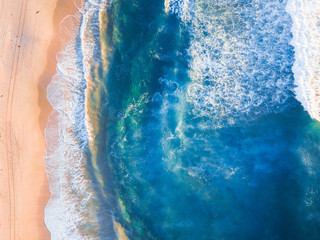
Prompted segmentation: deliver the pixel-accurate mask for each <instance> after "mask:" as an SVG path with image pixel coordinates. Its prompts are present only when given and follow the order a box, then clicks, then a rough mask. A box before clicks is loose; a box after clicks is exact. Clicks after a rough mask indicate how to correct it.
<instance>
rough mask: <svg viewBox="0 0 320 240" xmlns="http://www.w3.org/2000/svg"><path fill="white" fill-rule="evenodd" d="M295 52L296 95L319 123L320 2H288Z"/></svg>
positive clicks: (294, 0)
mask: <svg viewBox="0 0 320 240" xmlns="http://www.w3.org/2000/svg"><path fill="white" fill-rule="evenodd" d="M286 10H287V12H288V13H289V14H290V15H291V18H292V21H293V24H292V34H293V39H292V41H291V44H292V45H293V46H294V50H295V63H294V65H293V72H294V77H295V85H296V86H297V87H296V88H295V93H296V97H297V99H298V100H299V101H300V102H301V104H302V106H303V107H304V108H305V109H306V110H307V111H308V112H309V114H310V116H311V117H312V118H314V119H316V120H318V121H320V2H319V1H318V0H289V1H288V5H287V8H286Z"/></svg>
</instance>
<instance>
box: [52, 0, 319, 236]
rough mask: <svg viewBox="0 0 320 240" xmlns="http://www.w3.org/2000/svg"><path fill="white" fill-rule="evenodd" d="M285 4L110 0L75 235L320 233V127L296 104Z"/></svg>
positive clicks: (98, 39) (91, 99)
mask: <svg viewBox="0 0 320 240" xmlns="http://www.w3.org/2000/svg"><path fill="white" fill-rule="evenodd" d="M89 3H90V4H93V3H92V2H90V1H89ZM89 3H88V4H89ZM90 4H89V5H90ZM286 4H287V2H286V1H283V0H268V1H262V0H247V1H244V0H236V1H229V0H223V1H212V0H194V1H191V0H190V1H166V2H164V1H150V0H130V1H129V0H114V1H113V2H112V3H111V2H110V3H108V4H106V5H102V7H99V11H100V13H99V11H96V13H95V14H93V15H92V16H93V17H92V18H91V22H90V24H89V26H91V28H90V31H92V32H94V33H96V34H97V35H96V36H95V35H94V34H93V39H95V41H94V42H95V44H94V45H91V46H94V47H93V48H92V49H93V56H94V57H92V59H94V60H95V61H94V63H92V62H90V61H89V66H90V67H89V69H90V71H89V72H90V76H91V78H90V84H88V79H86V78H84V80H83V81H87V87H83V88H82V87H79V88H77V89H80V90H79V91H77V93H76V94H78V95H79V96H83V95H84V94H85V91H86V97H87V103H86V106H85V107H86V111H87V115H88V117H89V118H90V123H91V125H92V129H91V134H92V135H93V137H92V139H91V140H90V141H89V140H88V139H90V136H88V135H90V131H88V132H89V134H88V133H86V134H82V133H81V132H82V130H81V129H82V128H81V126H82V125H81V124H80V123H77V121H76V122H75V124H74V127H75V129H76V130H73V131H74V136H75V138H76V139H77V141H76V144H79V145H80V146H81V149H82V150H81V151H82V152H83V154H81V156H85V159H86V161H85V164H84V165H81V167H79V168H81V169H83V168H84V169H85V170H84V171H85V177H84V179H85V180H81V181H82V182H81V181H80V184H81V183H83V181H88V187H87V188H85V189H83V188H81V187H74V186H75V185H77V184H79V183H78V182H77V183H74V184H73V185H72V186H73V187H74V188H76V189H78V190H77V191H78V192H77V193H76V194H75V195H74V196H73V197H72V198H75V199H76V198H77V196H81V197H79V198H81V199H82V198H85V197H83V195H81V194H84V193H86V192H87V191H88V192H90V194H91V195H90V197H88V199H87V200H86V201H79V205H77V207H79V206H81V209H82V208H83V209H85V212H86V213H83V215H82V216H81V220H74V219H72V218H71V220H70V221H71V222H72V221H73V222H74V223H75V227H74V229H76V230H75V232H79V234H80V235H79V236H82V237H79V238H77V237H73V238H72V239H126V238H129V239H172V240H177V239H183V240H187V239H190V240H194V239H203V240H207V239H228V240H229V239H230V240H231V239H246V240H247V239H266V240H271V239H290V240H291V239H308V240H311V239H320V209H319V206H320V197H319V196H320V195H319V190H320V187H319V183H320V177H319V171H320V162H319V156H320V155H319V154H320V148H319V146H320V124H319V122H317V121H315V120H313V119H311V118H310V117H309V115H308V113H307V112H306V111H305V110H304V109H303V107H302V106H301V104H300V103H299V102H298V101H297V100H296V99H295V94H294V87H295V85H294V75H293V72H292V66H293V63H294V60H295V59H294V49H293V47H292V46H291V45H290V41H291V40H292V34H291V25H292V21H291V18H290V16H289V15H288V14H287V13H286V11H285V7H286ZM99 14H100V18H99ZM101 16H102V17H101ZM95 24H96V25H95ZM78 41H81V40H78ZM78 51H82V52H83V51H84V48H83V47H82V48H79V50H78ZM80 58H81V57H80ZM96 59H97V60H96ZM90 64H91V65H90ZM92 86H93V87H92ZM79 102H80V105H81V103H82V106H83V108H84V102H85V100H81V101H79ZM79 102H77V106H79ZM80 109H81V108H80ZM79 112H80V110H79V111H74V112H73V114H74V115H76V116H78V118H77V117H76V118H77V119H78V120H79V119H80V120H79V121H80V122H83V123H84V122H85V121H86V117H85V116H84V114H83V113H79ZM79 116H80V117H79ZM79 126H80V127H79ZM61 141H67V140H65V139H64V140H61ZM65 156H66V154H65V155H64V157H65ZM70 176H71V178H72V174H71V175H70ZM81 176H82V175H81ZM81 179H82V178H81ZM88 189H89V190H88ZM80 193H81V194H80ZM85 199H86V198H85ZM77 207H75V209H76V208H77ZM66 211H67V210H66ZM80 222H81V224H80ZM47 225H48V224H47ZM70 234H71V233H70ZM72 234H73V233H72ZM125 235H126V236H125ZM64 236H67V235H64ZM57 239H59V238H57ZM65 239H71V238H68V237H66V238H65Z"/></svg>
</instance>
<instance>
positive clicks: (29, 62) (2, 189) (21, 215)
mask: <svg viewBox="0 0 320 240" xmlns="http://www.w3.org/2000/svg"><path fill="white" fill-rule="evenodd" d="M0 11H1V15H0V16H1V17H0V43H1V44H0V50H1V51H0V73H1V76H2V78H1V80H0V114H1V116H3V117H2V118H1V119H0V136H1V137H0V213H1V214H0V236H1V237H2V238H3V239H23V240H28V239H30V240H36V239H39V240H40V239H41V240H45V239H50V233H49V231H48V229H47V228H46V226H45V223H44V209H45V207H46V204H47V202H48V200H49V198H50V192H49V186H48V180H47V174H46V171H45V163H44V155H45V146H46V145H45V141H44V128H45V124H46V122H47V118H48V115H49V113H50V112H51V110H52V108H51V106H50V104H49V103H48V101H47V98H46V86H47V85H48V84H49V82H50V81H51V79H52V76H53V75H54V74H55V72H56V54H57V53H58V52H59V51H60V50H61V49H62V47H63V46H61V43H60V41H59V25H60V22H61V21H62V19H63V18H64V17H65V16H67V15H72V14H74V13H75V12H76V11H78V9H77V8H76V7H75V5H74V2H73V1H62V0H56V1H49V2H46V1H42V2H41V1H37V0H12V1H3V2H2V3H1V8H0Z"/></svg>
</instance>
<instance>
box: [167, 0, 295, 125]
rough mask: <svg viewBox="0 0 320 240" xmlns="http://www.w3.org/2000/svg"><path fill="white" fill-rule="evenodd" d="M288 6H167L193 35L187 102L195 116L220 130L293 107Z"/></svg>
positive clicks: (185, 0) (202, 2)
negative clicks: (291, 100) (208, 121)
mask: <svg viewBox="0 0 320 240" xmlns="http://www.w3.org/2000/svg"><path fill="white" fill-rule="evenodd" d="M285 6H286V3H285V2H283V1H278V0H271V1H264V0H253V1H245V2H244V1H230V0H221V1H209V0H197V1H195V0H172V1H170V2H166V6H165V9H166V11H167V12H168V13H171V14H176V15H177V16H178V17H179V18H180V19H181V20H182V21H183V22H184V23H185V25H186V27H187V28H188V29H189V32H190V35H191V43H190V47H189V49H188V53H189V56H190V59H191V60H190V71H189V76H190V78H191V83H190V84H189V86H188V90H187V100H188V101H189V102H190V103H191V104H192V105H193V106H194V115H195V116H197V117H204V118H206V119H210V121H212V126H214V127H220V126H224V125H226V124H227V125H230V124H231V125H232V124H236V123H241V122H242V121H247V120H250V119H255V118H257V117H259V116H263V115H265V114H268V113H273V112H278V111H281V110H283V109H284V108H285V107H286V106H288V99H289V97H290V95H291V91H292V89H293V77H292V74H291V72H290V67H291V65H292V61H293V58H292V51H291V47H290V45H289V44H288V41H289V39H290V31H289V29H288V26H290V18H289V15H288V14H287V13H286V12H285ZM290 51H291V52H290Z"/></svg>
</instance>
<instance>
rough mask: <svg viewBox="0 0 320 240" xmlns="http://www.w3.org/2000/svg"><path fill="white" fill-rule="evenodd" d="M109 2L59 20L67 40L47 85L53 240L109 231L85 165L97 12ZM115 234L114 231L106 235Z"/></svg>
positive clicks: (90, 4)
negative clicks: (99, 218) (104, 223)
mask: <svg viewBox="0 0 320 240" xmlns="http://www.w3.org/2000/svg"><path fill="white" fill-rule="evenodd" d="M106 4H107V1H98V0H96V1H87V2H86V3H85V4H84V6H83V7H82V8H81V9H79V12H80V13H81V14H76V15H75V16H69V17H67V18H65V19H64V21H63V23H62V25H61V27H62V31H64V35H68V38H67V39H68V43H67V45H66V48H65V49H64V50H63V51H62V52H60V53H59V54H58V56H57V60H58V64H57V74H56V75H55V76H54V77H53V79H52V81H51V83H50V84H49V86H48V100H49V102H50V104H51V105H52V107H53V109H54V111H53V112H52V113H51V115H50V117H49V120H48V124H47V127H46V131H45V135H46V142H47V149H46V157H45V162H46V170H47V175H48V179H49V185H50V191H51V199H50V201H49V203H48V205H47V207H46V210H45V223H46V225H47V227H48V229H49V231H50V233H51V239H53V240H61V239H66V240H67V239H74V240H77V239H81V240H82V239H100V238H101V233H103V232H105V231H107V229H101V224H100V223H99V221H98V216H97V215H98V214H99V213H98V204H97V202H98V199H97V196H96V192H95V190H94V189H93V183H92V182H91V181H90V180H89V179H88V173H87V170H86V169H87V168H86V166H87V155H86V153H87V151H88V149H89V142H90V139H91V140H92V138H93V136H92V134H91V128H90V119H89V117H88V115H87V114H86V113H87V110H86V102H87V90H88V89H90V85H92V84H93V83H92V82H91V81H90V79H91V77H90V76H91V75H90V70H91V67H92V66H94V65H95V64H98V63H99V61H100V59H99V51H100V50H99V44H98V42H99V40H97V39H99V36H98V35H99V31H97V29H99V28H98V25H99V21H98V19H99V17H98V16H99V10H100V8H104V7H106ZM70 39H71V40H70ZM62 40H63V41H65V39H62ZM110 219H111V221H110V223H109V225H110V228H109V229H113V223H112V222H113V221H112V216H111V217H110ZM114 236H115V233H113V230H112V231H111V232H110V234H109V235H108V237H104V239H114Z"/></svg>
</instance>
